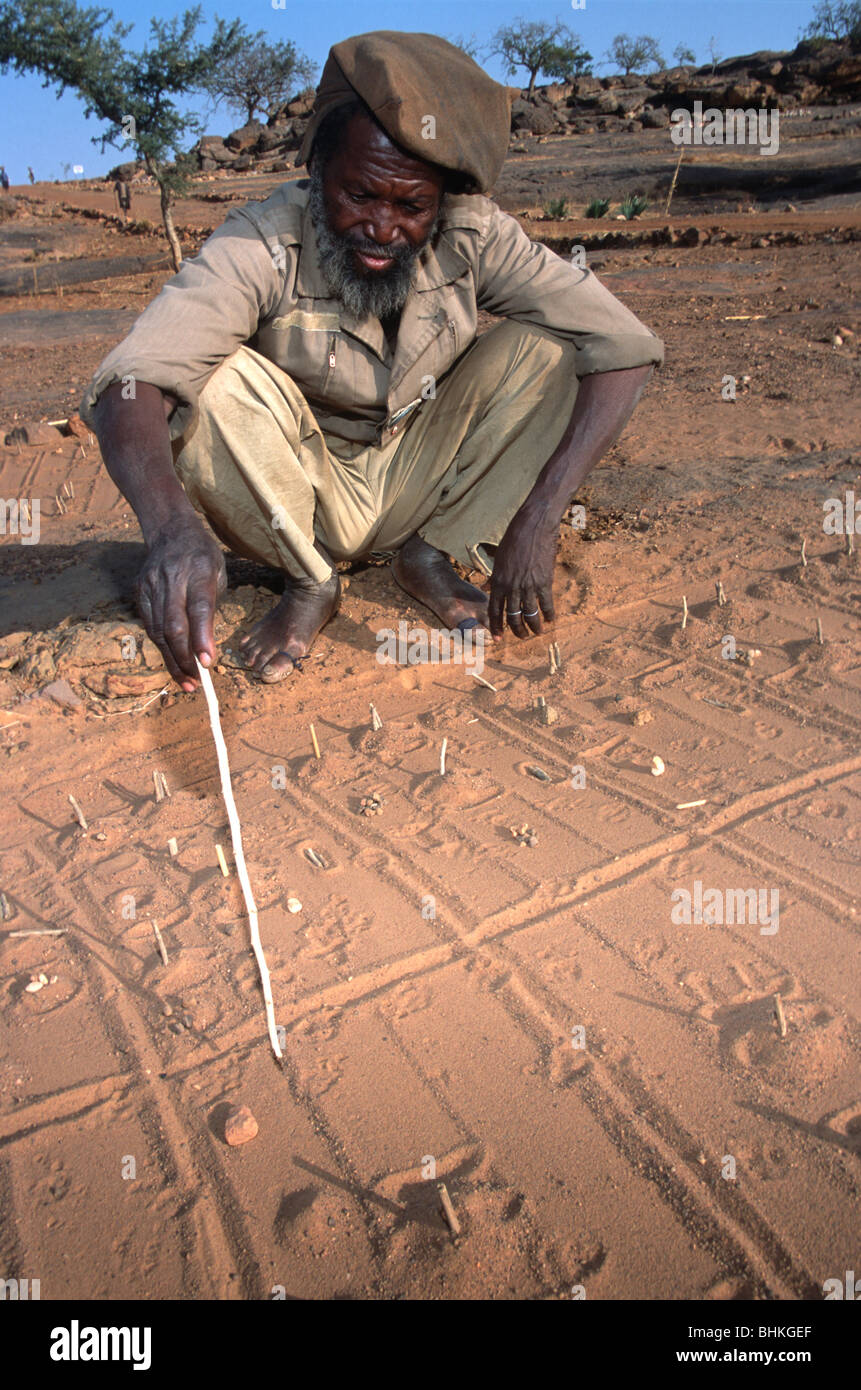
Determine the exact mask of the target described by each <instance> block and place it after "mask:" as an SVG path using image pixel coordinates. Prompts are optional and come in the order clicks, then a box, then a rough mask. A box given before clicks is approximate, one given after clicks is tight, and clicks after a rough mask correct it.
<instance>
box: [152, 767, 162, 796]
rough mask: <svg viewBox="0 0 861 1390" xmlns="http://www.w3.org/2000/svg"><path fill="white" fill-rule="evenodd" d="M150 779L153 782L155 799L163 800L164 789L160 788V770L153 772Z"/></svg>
mask: <svg viewBox="0 0 861 1390" xmlns="http://www.w3.org/2000/svg"><path fill="white" fill-rule="evenodd" d="M152 780H153V784H154V786H155V799H156V801H163V800H164V791H163V790H162V785H161V773H160V772H153V775H152Z"/></svg>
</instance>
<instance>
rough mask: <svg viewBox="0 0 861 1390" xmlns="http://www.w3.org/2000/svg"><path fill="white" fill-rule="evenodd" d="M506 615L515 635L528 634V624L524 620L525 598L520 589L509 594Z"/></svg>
mask: <svg viewBox="0 0 861 1390" xmlns="http://www.w3.org/2000/svg"><path fill="white" fill-rule="evenodd" d="M505 616H506V618H507V619H508V626H509V627H510V628H511V631H512V632H513V633H514V635H515V637H526V636H528V633H527V629H526V624H525V623H524V621H523V599H522V595H521V593H520V590H519V589H514V590H513V591H512V592H511V593H510V594H509V595H508V603H507V604H506V608H505Z"/></svg>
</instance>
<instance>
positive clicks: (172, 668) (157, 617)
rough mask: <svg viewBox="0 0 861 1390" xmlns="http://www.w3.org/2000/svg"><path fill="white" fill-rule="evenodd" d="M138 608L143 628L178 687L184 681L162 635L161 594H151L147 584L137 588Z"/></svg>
mask: <svg viewBox="0 0 861 1390" xmlns="http://www.w3.org/2000/svg"><path fill="white" fill-rule="evenodd" d="M138 607H139V608H140V611H141V617H142V618H143V620H144V627H145V628H146V630H147V632H148V633H149V636H150V638H151V639H152V641H153V642H154V643H155V645H156V646H157V647H158V649H159V651H160V652H161V654H162V657H163V658H164V664H165V666H166V667H167V670H168V673H169V674H170V675H171V676H172V677H173V679H174V680H175V681H176V682H177V684H178V685H182V683H183V681H184V680H185V679H186V678H185V676H184V675H183V673H182V671H181V670H180V669H179V667H178V666H177V664H176V661H175V660H174V655H173V652H172V651H171V649H170V646H169V644H168V642H167V639H166V637H165V634H164V598H163V595H162V594H161V593H158V594H153V592H152V590H151V588H150V586H149V585H148V584H140V585H139V587H138Z"/></svg>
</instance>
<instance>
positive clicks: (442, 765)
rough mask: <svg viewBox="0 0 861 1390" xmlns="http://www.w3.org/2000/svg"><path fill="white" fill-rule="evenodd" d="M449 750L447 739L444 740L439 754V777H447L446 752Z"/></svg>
mask: <svg viewBox="0 0 861 1390" xmlns="http://www.w3.org/2000/svg"><path fill="white" fill-rule="evenodd" d="M447 748H448V739H447V738H444V739H443V741H442V748H441V749H440V754H439V775H440V777H445V750H446V749H447Z"/></svg>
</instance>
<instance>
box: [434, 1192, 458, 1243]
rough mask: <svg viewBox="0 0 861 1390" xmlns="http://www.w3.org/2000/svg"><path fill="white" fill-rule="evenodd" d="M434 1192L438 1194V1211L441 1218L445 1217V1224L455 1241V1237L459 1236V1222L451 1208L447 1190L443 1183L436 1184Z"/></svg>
mask: <svg viewBox="0 0 861 1390" xmlns="http://www.w3.org/2000/svg"><path fill="white" fill-rule="evenodd" d="M436 1190H437V1192H438V1193H439V1200H440V1210H441V1212H442V1214H443V1216H444V1217H445V1220H446V1224H447V1225H448V1228H449V1230H450V1231H451V1233H452V1236H453V1237H454V1238H455V1239H457V1237H458V1236H459V1235H460V1222H459V1221H458V1219H457V1214H456V1212H455V1209H454V1207H453V1206H452V1203H451V1198H450V1197H449V1195H448V1188H447V1187H446V1185H445V1183H444V1182H438V1183H437V1185H436Z"/></svg>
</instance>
